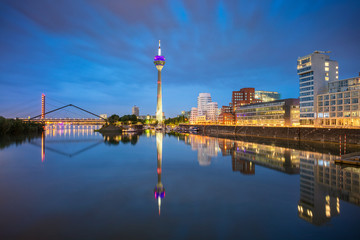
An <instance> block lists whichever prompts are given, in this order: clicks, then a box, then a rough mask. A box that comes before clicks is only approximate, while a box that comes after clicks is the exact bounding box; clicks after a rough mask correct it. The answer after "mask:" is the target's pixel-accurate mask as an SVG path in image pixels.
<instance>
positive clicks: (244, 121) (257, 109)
mask: <svg viewBox="0 0 360 240" xmlns="http://www.w3.org/2000/svg"><path fill="white" fill-rule="evenodd" d="M327 53H328V52H321V51H315V52H313V53H311V54H309V55H306V56H304V57H300V58H298V61H297V74H298V76H299V98H288V99H280V94H279V93H278V92H269V91H256V90H255V89H254V88H242V89H240V90H239V91H233V92H232V98H231V102H230V103H229V105H227V106H222V107H221V108H218V106H217V105H218V104H217V103H216V102H212V101H211V95H210V93H200V94H199V96H198V105H197V107H193V108H192V109H191V114H190V124H221V125H242V126H290V127H291V126H309V127H313V126H315V127H321V126H324V127H359V126H360V106H359V97H360V92H359V91H360V75H359V76H356V77H353V78H348V79H343V80H339V66H338V63H337V61H334V60H332V59H330V57H329V55H327Z"/></svg>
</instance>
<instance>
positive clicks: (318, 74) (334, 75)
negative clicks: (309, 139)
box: [297, 51, 339, 126]
mask: <svg viewBox="0 0 360 240" xmlns="http://www.w3.org/2000/svg"><path fill="white" fill-rule="evenodd" d="M325 53H328V52H320V51H315V52H313V53H312V54H309V55H307V56H304V57H299V58H298V60H297V73H298V75H299V88H300V125H310V126H314V125H315V124H316V122H317V115H316V112H317V105H318V104H317V95H319V94H323V93H326V92H328V90H329V89H328V83H329V82H331V81H336V80H338V79H339V69H338V63H337V61H334V60H331V59H330V57H329V56H328V55H326V54H325Z"/></svg>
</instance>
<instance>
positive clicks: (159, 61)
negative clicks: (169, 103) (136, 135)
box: [154, 40, 165, 125]
mask: <svg viewBox="0 0 360 240" xmlns="http://www.w3.org/2000/svg"><path fill="white" fill-rule="evenodd" d="M154 64H155V66H156V68H157V70H158V81H157V104H156V120H157V121H158V124H159V125H162V123H163V110H162V93H161V70H162V69H163V67H164V65H165V57H164V56H161V47H160V40H159V49H158V55H157V56H155V57H154Z"/></svg>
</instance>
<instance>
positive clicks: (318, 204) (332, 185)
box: [298, 151, 360, 225]
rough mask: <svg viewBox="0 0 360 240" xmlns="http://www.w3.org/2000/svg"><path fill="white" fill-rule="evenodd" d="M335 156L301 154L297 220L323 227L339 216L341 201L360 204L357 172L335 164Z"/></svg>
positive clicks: (359, 170) (357, 170)
mask: <svg viewBox="0 0 360 240" xmlns="http://www.w3.org/2000/svg"><path fill="white" fill-rule="evenodd" d="M336 158H337V156H334V155H328V154H320V153H314V152H304V151H303V152H300V201H299V204H298V214H299V217H300V218H302V219H304V220H306V221H308V222H310V223H312V224H314V225H323V224H325V223H326V222H328V221H330V219H331V218H332V217H334V216H337V215H339V214H340V200H344V201H347V202H350V203H353V204H356V205H360V169H359V168H354V167H342V166H340V165H336V164H335V159H336Z"/></svg>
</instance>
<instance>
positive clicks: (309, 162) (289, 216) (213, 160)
mask: <svg viewBox="0 0 360 240" xmlns="http://www.w3.org/2000/svg"><path fill="white" fill-rule="evenodd" d="M96 128H98V127H97V126H77V127H75V126H73V127H66V126H65V127H55V126H53V127H49V126H48V127H47V130H46V131H45V132H44V134H42V136H38V137H35V138H31V139H30V138H29V139H27V140H26V141H22V142H16V144H15V142H14V143H13V144H11V143H10V144H5V145H4V144H3V145H2V146H4V147H2V148H1V149H0V239H340V238H341V239H356V238H357V237H358V236H359V235H360V234H359V230H358V228H357V227H358V224H359V220H360V169H359V168H355V167H348V166H340V165H336V164H335V163H334V160H335V159H336V158H339V150H338V147H337V146H336V148H334V147H333V148H329V146H328V145H326V144H323V145H321V144H320V145H319V144H317V145H316V144H311V143H301V144H299V143H297V142H291V143H289V142H286V141H280V142H277V141H271V140H270V141H269V140H264V139H227V138H218V137H210V136H201V135H193V134H176V135H168V134H163V133H155V132H151V131H146V132H144V133H142V134H140V135H136V134H123V135H118V136H102V135H101V134H100V133H97V132H94V131H93V130H94V129H96ZM348 149H351V148H348ZM353 149H354V150H353V151H355V150H356V147H355V148H354V147H353ZM342 151H344V149H342ZM359 151H360V150H359Z"/></svg>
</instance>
